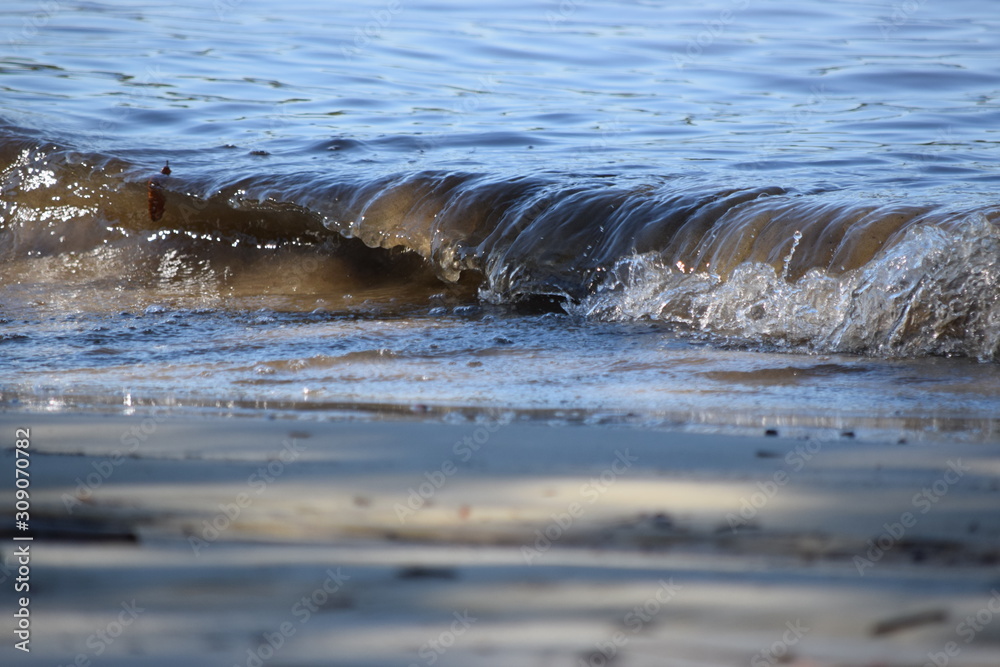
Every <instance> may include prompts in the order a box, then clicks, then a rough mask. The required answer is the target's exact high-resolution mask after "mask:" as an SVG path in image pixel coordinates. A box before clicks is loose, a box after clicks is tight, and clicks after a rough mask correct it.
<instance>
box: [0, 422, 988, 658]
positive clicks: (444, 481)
mask: <svg viewBox="0 0 1000 667" xmlns="http://www.w3.org/2000/svg"><path fill="white" fill-rule="evenodd" d="M16 429H30V444H29V446H28V449H27V451H29V452H30V467H29V468H28V470H29V471H30V503H31V506H30V528H29V531H27V533H18V531H16V530H11V529H7V530H6V531H5V536H4V544H3V547H2V552H3V557H4V558H3V563H4V566H5V570H4V572H3V576H4V577H5V580H6V581H5V584H4V586H5V588H7V589H8V590H11V588H13V585H14V582H15V579H16V577H17V575H18V572H17V568H18V562H17V558H16V556H15V553H16V549H19V548H23V546H24V545H25V544H30V565H29V567H30V574H29V576H28V578H29V585H30V591H28V592H25V593H21V594H19V595H26V596H28V597H29V598H30V599H29V601H28V602H29V604H28V609H29V610H30V619H31V623H30V632H31V634H30V645H29V646H30V649H31V650H30V653H25V652H23V651H19V650H17V649H16V648H15V646H14V645H15V643H16V642H17V639H16V636H15V634H14V632H15V630H16V629H17V622H18V621H17V619H16V617H15V616H14V615H13V614H12V613H11V612H10V610H11V606H10V604H9V603H8V604H7V605H5V606H6V607H7V610H8V612H7V613H5V614H4V616H3V618H4V621H3V625H4V636H5V637H7V639H6V640H5V642H4V645H3V646H2V648H0V655H2V656H3V657H2V661H3V663H4V664H9V665H13V664H17V665H22V664H23V665H42V664H45V665H53V664H56V665H71V664H72V665H90V664H94V665H97V664H100V665H137V664H142V665H178V664H184V665H226V666H229V665H242V666H245V667H254V666H257V667H260V666H262V665H265V664H266V665H372V666H374V665H403V666H407V667H408V666H411V665H435V664H437V665H567V666H570V665H572V666H574V667H575V666H577V665H594V666H599V665H612V664H613V665H616V666H619V665H685V666H686V665H719V666H731V665H733V666H735V665H753V666H754V667H757V666H759V665H777V664H791V665H799V666H806V665H809V666H812V667H816V666H833V665H838V666H839V665H845V666H846V665H852V666H853V665H858V666H862V665H864V666H871V667H874V666H876V665H879V666H886V665H888V666H904V665H905V666H911V665H916V666H922V665H925V664H932V665H933V664H938V665H945V664H947V665H982V666H984V667H985V666H987V665H990V666H992V665H996V664H1000V621H998V620H994V617H995V616H997V615H998V614H1000V569H998V562H1000V513H998V512H997V507H998V506H1000V463H998V457H997V453H998V445H997V444H996V443H994V444H988V445H983V444H955V445H947V444H940V443H939V444H929V443H917V444H906V443H903V444H899V443H896V442H892V443H881V442H863V441H859V439H858V438H854V437H850V436H851V434H843V435H841V436H840V437H838V438H832V439H828V440H817V439H812V440H808V439H791V438H783V437H781V436H780V434H779V435H778V436H765V435H763V434H762V435H761V436H760V437H735V436H716V435H700V434H687V433H678V432H669V431H654V430H640V429H623V428H600V427H585V426H547V425H541V424H509V423H504V422H503V421H502V420H499V421H494V420H482V421H480V422H468V423H464V424H441V423H425V422H418V421H367V422H366V421H353V422H352V421H344V422H315V421H304V420H281V419H270V420H269V419H263V418H221V417H178V416H169V415H166V414H159V413H146V414H135V415H132V416H127V417H126V416H101V415H69V414H51V415H47V414H37V413H24V414H18V413H12V412H8V413H4V414H2V415H0V433H3V434H4V450H3V461H4V466H5V467H6V468H7V470H8V471H9V472H10V474H11V475H13V474H14V469H15V466H16V465H17V463H16V461H15V448H14V441H15V438H14V435H15V431H16ZM6 502H7V503H8V508H9V509H8V510H7V511H8V512H9V513H10V514H12V513H13V511H14V507H13V500H12V496H11V494H7V501H6ZM8 525H11V524H10V523H8ZM25 534H30V535H32V536H33V538H34V539H33V541H31V542H30V543H26V542H24V541H14V540H13V538H14V537H15V536H23V535H25ZM22 574H23V573H22ZM5 598H6V599H8V600H9V599H11V598H10V596H5ZM15 611H16V608H15Z"/></svg>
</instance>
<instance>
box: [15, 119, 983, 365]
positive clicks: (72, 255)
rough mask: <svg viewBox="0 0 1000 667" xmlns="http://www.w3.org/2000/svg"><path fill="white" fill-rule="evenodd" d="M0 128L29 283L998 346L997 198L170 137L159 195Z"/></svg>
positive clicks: (147, 175)
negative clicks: (304, 160) (219, 164)
mask: <svg viewBox="0 0 1000 667" xmlns="http://www.w3.org/2000/svg"><path fill="white" fill-rule="evenodd" d="M0 141H2V144H0V169H2V171H0V187H2V193H3V196H2V200H0V235H2V237H3V246H2V250H0V267H2V268H0V277H2V279H3V280H4V282H11V281H15V282H18V281H25V280H41V279H42V278H41V277H40V276H41V275H42V274H43V273H44V271H41V270H40V269H39V267H43V266H44V267H46V268H45V271H49V272H50V273H51V274H52V275H55V274H58V279H59V280H62V281H67V280H69V281H72V280H83V279H84V278H83V277H84V276H86V279H87V280H90V281H94V280H98V279H100V280H101V281H103V283H104V284H105V285H106V289H108V290H122V289H129V287H130V286H133V285H136V284H144V285H148V284H153V283H155V284H159V285H161V286H162V285H172V286H173V288H174V289H175V290H176V289H180V290H183V289H190V290H209V289H211V285H213V284H214V285H217V284H219V283H220V281H221V282H225V281H226V280H231V279H232V276H233V274H238V273H240V272H241V271H242V272H244V273H247V274H254V275H257V276H258V277H259V274H260V272H261V271H264V272H265V273H267V278H266V280H265V279H261V280H257V281H256V282H254V281H245V287H244V289H249V290H251V291H252V290H253V289H256V288H254V287H253V285H258V286H259V289H261V290H268V289H269V290H273V289H275V288H276V286H277V287H279V288H280V287H281V284H282V282H283V281H292V280H294V281H295V284H294V285H291V284H289V285H286V287H287V288H288V289H289V290H292V291H294V290H297V289H300V288H301V287H302V284H303V278H304V276H308V277H309V278H310V279H311V280H314V282H315V283H316V285H313V289H317V290H318V289H325V290H328V291H337V290H340V291H343V290H346V289H350V288H351V285H352V284H353V285H357V284H363V283H366V282H372V281H376V282H379V283H380V284H382V285H383V286H387V287H388V288H389V289H393V288H396V289H398V291H399V293H400V294H409V295H410V296H409V298H413V299H417V300H419V299H421V298H424V297H423V296H413V295H412V294H411V293H409V292H407V291H406V288H407V287H408V286H410V285H412V284H413V282H414V280H415V279H417V278H418V279H419V281H424V282H434V283H437V284H438V285H441V284H444V285H454V284H461V285H465V286H467V287H469V286H471V287H470V289H472V290H473V291H472V292H470V294H478V297H479V298H480V299H483V300H486V301H489V302H493V303H500V304H523V303H535V302H539V303H549V304H555V306H557V307H562V308H564V309H566V310H567V311H569V312H571V313H575V314H580V315H583V316H586V317H589V318H597V319H602V320H637V319H650V320H658V321H663V322H667V323H671V324H672V325H674V326H675V327H677V328H679V329H684V330H689V331H693V332H697V333H699V334H707V335H710V336H713V337H720V338H726V339H734V340H737V341H741V342H743V343H749V344H753V345H764V346H768V347H771V348H792V349H796V350H803V349H804V350H809V351H814V352H852V353H860V354H866V355H876V356H922V355H961V356H971V357H975V358H978V359H981V360H988V361H997V360H1000V303H998V298H1000V297H998V295H1000V229H998V220H1000V207H997V206H989V205H981V204H976V205H970V206H968V207H965V208H956V207H954V206H951V205H945V204H942V203H938V202H919V203H916V204H914V203H912V202H906V201H899V200H894V201H885V200H879V199H877V198H875V197H868V198H862V197H859V195H858V194H857V192H851V193H845V192H840V191H837V190H836V189H833V188H817V189H815V190H813V191H808V192H804V191H801V190H796V189H786V188H781V187H746V188H736V187H727V188H719V187H716V186H713V185H712V184H707V183H706V182H705V180H704V177H701V178H700V179H697V180H695V179H688V178H686V177H683V176H677V177H670V178H667V177H664V178H661V179H657V180H655V181H652V180H650V179H646V180H644V181H642V182H634V181H632V182H630V181H628V180H625V179H622V178H616V177H610V176H609V177H607V178H598V177H594V176H586V177H583V176H576V175H573V174H560V173H547V174H534V175H530V176H522V177H513V178H512V177H502V176H496V175H490V174H472V173H456V172H417V173H403V174H396V175H389V176H383V177H379V178H365V177H359V176H356V175H352V174H337V173H332V174H331V173H321V174H317V173H312V172H301V171H297V172H287V171H286V172H284V173H276V174H273V175H272V174H268V173H267V172H266V170H262V171H263V172H264V173H249V174H248V173H246V170H243V171H242V172H241V171H239V169H236V170H235V172H234V169H220V170H217V171H212V170H206V169H203V168H202V169H201V170H196V169H194V168H192V169H191V170H186V169H185V167H184V164H183V159H181V160H177V159H176V156H171V163H172V164H171V166H172V167H173V172H172V174H171V175H164V176H162V177H160V178H159V180H158V181H157V182H156V183H155V188H156V192H155V193H153V192H151V191H152V190H153V188H154V186H151V185H150V179H151V178H152V177H153V175H154V174H156V173H158V172H159V166H154V164H153V163H152V161H151V159H150V160H138V159H137V160H136V161H134V162H130V161H128V160H124V159H120V158H113V157H109V156H104V155H97V154H89V153H80V152H76V151H73V150H70V149H67V148H65V147H60V146H55V145H52V144H49V143H44V142H42V143H40V142H38V141H37V139H35V138H32V137H27V136H24V135H17V134H15V133H12V132H11V131H9V130H6V131H4V132H3V133H0ZM265 164H266V163H265ZM154 194H155V195H156V196H158V197H159V196H161V195H162V202H159V201H158V204H162V209H163V210H162V213H161V214H160V215H159V217H157V216H152V215H150V210H151V209H150V208H149V206H150V205H151V204H150V202H151V201H152V198H153V196H154ZM154 218H156V219H154ZM316 257H322V258H324V261H323V262H319V263H317V260H316ZM310 262H311V263H310ZM59 267H61V268H59ZM66 267H72V270H69V269H67V268H66ZM268 267H270V268H268ZM303 267H305V268H303ZM57 269H58V270H57ZM52 272H55V273H52ZM321 274H322V275H321ZM344 276H347V277H349V278H350V280H351V281H353V282H352V283H350V284H348V283H345V282H344V281H342V280H339V278H340V277H344ZM50 277H51V276H50ZM53 279H54V278H53ZM246 285H249V287H247V286H246ZM317 285H318V287H317Z"/></svg>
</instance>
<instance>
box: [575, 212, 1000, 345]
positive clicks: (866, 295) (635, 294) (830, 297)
mask: <svg viewBox="0 0 1000 667" xmlns="http://www.w3.org/2000/svg"><path fill="white" fill-rule="evenodd" d="M793 248H794V246H793ZM785 264H786V266H787V261H786V262H785ZM783 273H787V269H786V270H785V271H784V272H781V273H779V272H778V271H776V270H775V268H774V267H772V266H770V265H768V264H761V263H747V264H743V265H741V266H739V267H737V268H736V269H735V270H734V271H733V272H732V273H731V274H730V275H729V277H728V278H727V279H725V280H723V279H722V278H721V277H719V276H717V275H714V274H710V273H691V272H688V271H687V270H686V267H685V266H684V265H683V264H682V263H680V262H678V263H677V265H674V266H669V265H667V264H666V263H664V261H663V260H662V259H661V258H660V257H659V256H658V255H655V254H644V255H636V256H632V257H629V258H627V259H625V260H623V261H621V262H619V263H618V264H617V265H616V266H615V267H614V268H613V269H612V270H611V271H609V278H608V279H607V280H606V281H604V282H603V283H602V285H601V286H600V287H599V288H598V289H597V290H596V291H595V292H594V293H593V294H592V295H590V296H588V297H587V298H585V299H584V300H582V301H581V303H579V304H577V305H573V306H569V307H568V308H569V309H570V310H571V311H573V312H575V313H577V314H581V315H585V316H587V317H591V318H596V319H602V320H611V321H626V320H636V319H654V320H661V321H666V322H671V323H675V324H681V325H685V326H687V327H690V328H693V329H695V330H697V331H702V332H705V333H708V334H711V335H714V336H720V337H730V338H733V337H735V338H738V339H741V340H745V341H746V342H747V343H749V344H751V345H753V344H762V345H766V346H768V347H779V348H792V349H796V350H797V351H810V352H850V353H859V354H866V355H873V356H885V357H913V356H925V355H960V356H970V357H976V358H978V359H980V360H983V361H1000V229H998V228H997V226H995V225H993V224H991V223H990V222H989V221H988V220H986V219H985V218H984V217H983V216H975V217H972V218H970V219H968V220H966V221H965V222H964V223H963V224H962V225H960V226H958V227H957V228H955V229H951V228H943V227H938V226H934V225H929V224H928V225H917V226H914V227H913V228H912V229H910V230H909V231H908V232H907V233H906V235H905V236H904V237H903V238H902V239H901V240H900V241H899V242H898V243H895V244H893V245H892V246H891V247H890V248H888V249H886V250H885V251H883V252H882V253H880V254H879V255H877V256H876V257H875V258H874V259H873V260H872V261H871V262H869V263H868V264H867V265H865V266H863V267H860V268H859V269H857V270H854V271H850V272H847V273H845V274H841V275H831V274H830V273H828V272H826V271H825V270H820V269H813V270H810V271H809V272H807V273H806V274H805V275H803V276H802V277H801V278H799V279H798V280H796V281H794V282H792V281H789V280H787V279H786V278H785V277H784V276H783V275H782V274H783Z"/></svg>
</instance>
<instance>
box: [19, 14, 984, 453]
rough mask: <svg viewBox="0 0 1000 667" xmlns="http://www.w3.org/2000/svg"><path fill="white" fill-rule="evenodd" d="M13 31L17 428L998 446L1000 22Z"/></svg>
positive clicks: (822, 19) (462, 19)
mask: <svg viewBox="0 0 1000 667" xmlns="http://www.w3.org/2000/svg"><path fill="white" fill-rule="evenodd" d="M0 25H2V26H4V27H3V28H0V43H2V44H3V48H2V50H0V89H2V94H0V167H2V169H3V171H2V174H0V185H2V199H0V236H2V239H3V243H2V248H0V281H2V284H0V317H2V318H3V319H2V321H3V323H2V325H0V391H2V392H3V400H4V402H5V403H7V404H8V405H10V404H20V405H22V406H23V405H29V406H34V407H39V408H42V407H46V408H51V409H61V408H63V407H66V406H72V407H84V408H88V409H89V408H95V407H109V406H118V407H121V406H124V408H125V409H131V408H132V407H134V406H135V405H140V404H145V403H156V404H163V403H171V404H174V405H179V406H216V405H220V406H223V407H226V409H244V410H258V409H263V408H268V409H270V408H275V407H277V408H280V409H282V410H285V411H289V412H290V413H294V414H305V413H304V412H301V411H306V410H307V411H316V412H317V413H319V414H333V413H336V414H343V413H345V412H346V413H351V414H354V413H356V412H357V411H367V410H371V409H376V410H380V411H386V410H389V411H393V410H403V411H413V410H416V411H418V412H421V411H430V412H431V413H433V414H437V413H438V412H437V411H445V412H451V413H452V414H460V413H462V414H470V413H471V414H474V413H476V412H477V411H482V410H504V411H520V412H521V414H525V415H537V416H541V417H543V418H547V419H557V420H576V419H582V420H588V421H597V422H601V421H612V422H616V421H629V422H639V423H656V424H663V423H668V424H671V425H678V424H683V425H689V426H690V425H706V426H707V427H709V428H740V429H759V428H764V427H778V426H780V427H781V428H783V429H786V430H787V429H812V428H821V429H833V430H835V431H838V432H841V431H843V432H846V431H854V430H859V429H861V430H863V429H871V431H872V432H873V433H875V432H877V433H879V434H891V435H892V437H896V436H898V435H899V434H901V433H902V434H905V435H907V437H912V436H922V435H926V434H930V435H931V436H944V437H971V438H990V437H995V433H996V430H997V422H996V419H997V418H996V415H997V414H1000V410H998V408H1000V381H998V377H997V375H998V374H997V372H996V363H997V361H998V360H1000V297H998V295H1000V230H998V221H1000V205H998V204H997V199H996V190H997V186H998V183H1000V169H998V164H1000V160H998V158H1000V150H998V141H1000V134H998V130H997V127H1000V124H998V121H1000V104H998V101H997V97H998V94H1000V70H998V68H997V67H996V62H998V56H1000V14H998V13H997V11H996V8H995V7H994V6H993V4H992V3H991V2H988V1H986V0H981V1H976V2H973V1H960V2H952V3H948V4H947V6H944V5H943V4H942V3H930V2H922V1H921V0H914V1H912V2H904V3H888V2H886V3H867V2H866V3H853V2H840V3H824V2H819V1H818V0H816V1H810V2H796V3H786V2H763V1H760V0H753V1H752V2H748V1H746V0H732V1H727V2H706V3H700V4H699V5H698V6H689V5H688V4H687V3H660V2H614V3H612V2H583V1H580V2H576V1H573V0H562V1H561V2H548V3H524V4H518V3H506V4H504V5H502V6H490V7H483V6H477V5H474V4H469V3H452V2H428V3H421V2H405V1H402V0H401V1H399V2H397V1H395V0H389V1H385V2H368V3H365V2H356V3H350V4H349V5H348V6H343V7H342V6H332V5H329V4H328V3H320V2H310V1H309V0H290V1H288V2H282V3H276V2H266V1H263V0H261V1H255V0H246V1H242V2H241V1H240V0H218V1H217V2H215V3H193V2H182V3H170V4H166V5H162V4H152V3H140V2H115V3H108V4H102V3H96V2H60V1H58V0H56V1H53V2H24V1H21V0H14V1H13V2H7V3H5V4H4V6H3V8H0ZM168 160H169V165H170V174H169V175H165V174H159V172H160V170H161V168H162V167H163V166H164V164H165V162H166V161H168ZM153 179H155V180H153ZM151 183H152V185H151ZM160 209H162V210H160Z"/></svg>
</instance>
